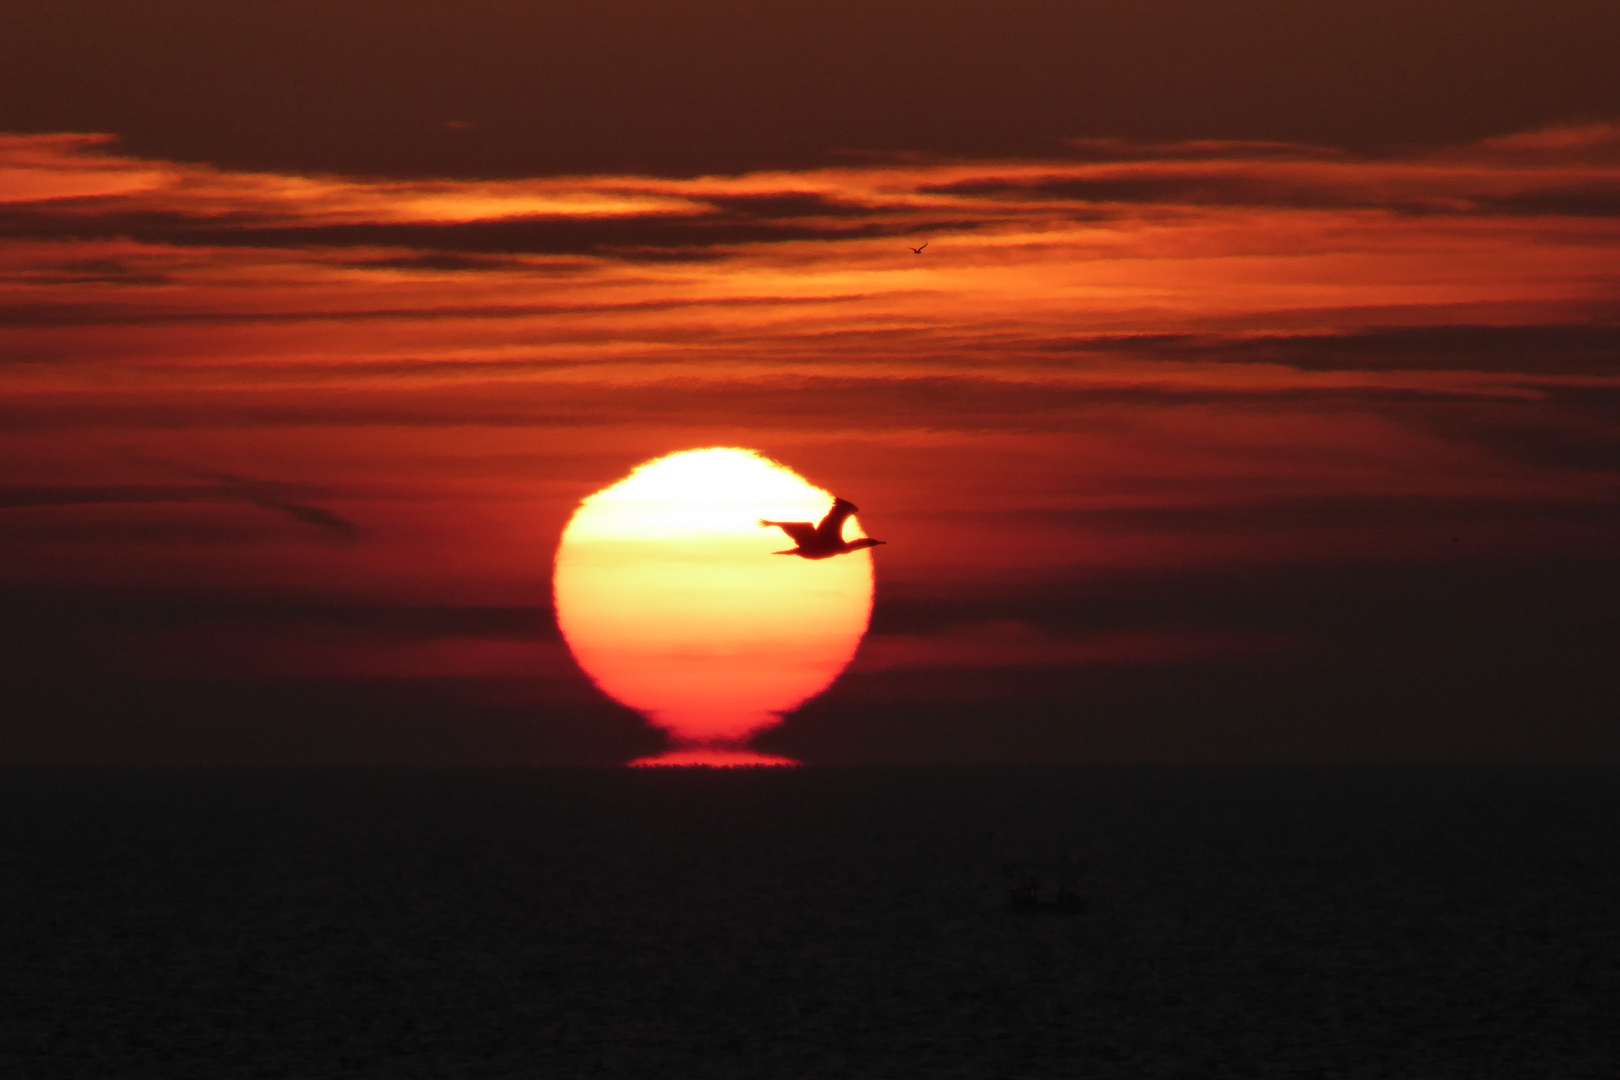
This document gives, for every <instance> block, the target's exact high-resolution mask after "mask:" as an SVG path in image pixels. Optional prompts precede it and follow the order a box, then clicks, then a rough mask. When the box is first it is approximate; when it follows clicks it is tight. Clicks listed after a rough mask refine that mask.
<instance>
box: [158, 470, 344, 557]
mask: <svg viewBox="0 0 1620 1080" xmlns="http://www.w3.org/2000/svg"><path fill="white" fill-rule="evenodd" d="M129 460H130V461H132V462H134V463H136V464H140V465H147V466H152V467H155V468H159V469H163V470H165V471H167V472H172V473H176V474H178V475H181V476H190V477H194V478H196V479H199V480H207V481H209V482H211V483H212V484H213V485H214V492H215V497H216V498H220V499H231V500H238V501H241V502H245V503H249V504H251V505H253V506H257V507H258V508H259V509H261V510H268V511H270V512H271V513H275V514H284V515H286V516H287V517H289V518H291V519H292V520H294V521H296V522H298V523H299V524H301V525H308V526H310V527H312V528H314V529H317V530H319V531H320V532H321V534H322V535H323V536H324V537H325V538H326V539H327V540H329V541H332V542H334V543H352V542H354V541H355V540H358V539H359V538H360V529H359V526H357V525H355V523H354V522H352V521H349V520H348V519H347V518H344V517H340V516H339V515H337V514H335V513H333V512H332V511H330V510H328V509H326V508H324V507H320V506H314V505H312V504H310V503H306V502H301V501H294V499H293V496H294V494H295V493H296V491H297V488H296V487H295V486H294V485H291V484H282V483H276V482H273V481H267V480H253V479H249V478H247V477H243V476H237V475H235V474H233V473H222V472H212V471H209V470H202V469H193V468H191V467H189V466H185V465H178V464H176V463H174V462H172V461H162V460H158V459H153V458H144V457H139V456H136V455H129Z"/></svg>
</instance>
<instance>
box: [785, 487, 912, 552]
mask: <svg viewBox="0 0 1620 1080" xmlns="http://www.w3.org/2000/svg"><path fill="white" fill-rule="evenodd" d="M859 509H860V507H858V506H856V505H855V504H854V503H852V502H847V501H846V500H844V499H834V500H833V504H832V509H831V510H829V511H827V516H826V517H824V518H822V519H821V524H819V525H812V524H810V523H809V522H808V521H766V520H765V519H764V518H760V519H759V524H760V527H761V528H768V527H770V526H772V525H774V526H776V527H777V528H778V529H781V530H782V531H783V532H785V533H787V534H788V536H790V537H792V539H793V542H794V543H795V544H798V545H799V546H798V547H794V548H788V549H787V550H786V551H773V552H771V554H772V555H797V556H799V557H800V558H801V559H830V558H832V557H833V556H834V555H846V554H848V553H849V552H851V551H859V550H861V549H862V548H869V547H877V546H878V545H879V544H882V543H885V542H886V541H883V540H873V539H872V538H871V537H869V536H866V537H862V538H861V539H859V540H845V539H844V521H845V519H847V518H848V517H849V515H851V514H853V513H855V511H857V510H859Z"/></svg>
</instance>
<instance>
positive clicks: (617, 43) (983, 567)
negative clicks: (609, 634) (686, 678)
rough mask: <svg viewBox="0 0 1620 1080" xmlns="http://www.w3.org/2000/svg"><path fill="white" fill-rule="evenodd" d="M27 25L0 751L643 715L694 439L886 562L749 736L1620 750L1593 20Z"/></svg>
mask: <svg viewBox="0 0 1620 1080" xmlns="http://www.w3.org/2000/svg"><path fill="white" fill-rule="evenodd" d="M14 7H15V9H16V10H15V12H12V13H11V14H8V24H9V25H10V26H11V27H12V28H13V29H8V32H7V34H6V35H5V37H4V39H3V40H0V764H14V765H93V766H130V765H135V766H191V765H241V766H261V765H358V766H373V765H375V766H395V765H402V766H418V767H420V766H435V765H452V766H463V765H538V764H571V763H613V762H620V761H627V760H630V759H632V758H636V757H641V756H645V755H649V754H656V753H657V752H658V751H659V749H660V748H661V747H662V746H663V745H664V744H663V741H662V739H663V736H662V735H661V734H660V733H659V732H658V731H657V730H656V729H655V728H653V727H651V726H650V725H649V724H647V723H646V722H645V720H644V719H643V718H642V717H640V716H639V715H637V714H636V713H634V712H632V711H630V710H628V709H626V708H624V707H623V706H621V705H619V704H617V703H615V702H613V701H612V700H611V699H609V698H608V697H606V696H605V695H604V694H603V693H602V692H601V691H600V690H599V689H598V688H597V687H596V686H595V685H594V684H593V683H592V682H591V680H590V679H589V678H588V677H587V676H586V675H585V674H584V673H583V672H582V671H581V670H580V669H579V667H578V666H577V664H576V663H575V662H574V659H573V657H572V655H571V654H570V652H569V649H568V647H567V645H566V643H565V642H564V640H563V638H562V636H561V634H560V632H559V630H558V625H557V618H556V614H555V612H554V610H553V606H552V581H551V576H552V567H553V559H554V556H555V553H556V551H557V546H558V543H559V539H560V537H561V535H562V532H563V529H564V527H565V525H566V524H567V522H568V521H569V518H570V516H571V515H572V514H573V512H574V510H575V508H576V507H577V506H578V505H579V503H580V501H581V500H582V499H583V498H585V497H586V496H589V495H591V494H592V493H593V492H596V491H599V490H601V489H602V488H604V487H607V486H609V485H611V484H614V483H616V482H617V481H619V480H621V479H623V478H624V477H625V476H626V475H627V474H628V473H629V472H630V470H631V469H632V468H633V467H635V466H636V465H637V464H639V463H641V462H644V461H647V460H649V459H652V458H657V457H660V456H663V455H666V454H670V453H673V452H677V451H681V450H689V449H698V448H703V447H714V446H736V447H746V448H751V449H754V450H756V451H758V452H760V453H761V454H764V455H766V456H768V457H770V458H772V459H774V460H776V461H779V462H781V463H783V464H784V465H786V466H788V467H789V468H791V469H793V470H794V471H796V472H797V473H799V474H800V475H801V476H803V477H804V478H805V479H806V480H807V481H808V482H809V483H811V484H813V485H815V486H816V487H818V488H821V489H824V490H827V491H830V492H834V493H836V494H838V495H840V496H843V497H845V498H848V499H851V500H853V501H854V502H856V503H858V504H859V505H860V507H861V513H860V521H861V525H862V527H863V528H864V529H866V530H867V532H868V533H869V534H870V535H872V536H877V537H881V538H883V539H884V540H885V541H887V544H886V546H884V547H882V548H878V549H875V553H874V557H873V566H874V568H875V583H876V584H875V589H876V592H875V598H874V601H873V607H872V616H871V625H870V629H869V632H868V634H867V636H866V638H865V640H864V641H863V642H862V643H861V645H860V649H859V651H858V653H857V654H856V656H855V659H854V661H853V663H852V664H851V665H850V667H849V669H848V670H847V671H846V672H845V673H844V675H843V676H842V677H841V678H840V679H839V680H838V681H837V682H836V683H835V684H834V686H833V687H832V688H831V689H830V690H829V691H828V692H826V693H825V694H823V695H821V696H820V697H818V698H816V699H814V700H812V701H811V702H809V703H808V704H806V705H805V706H803V707H802V708H799V709H798V710H796V711H794V712H791V713H789V714H788V715H787V716H786V717H785V718H784V720H783V722H782V723H781V724H780V725H779V726H777V727H775V728H772V729H770V730H769V731H766V732H765V733H764V734H762V735H760V736H758V738H757V739H756V740H755V743H754V746H755V747H756V748H757V749H758V750H760V751H761V752H764V753H769V754H778V755H785V756H789V757H792V758H794V759H797V760H802V761H805V762H810V763H918V764H923V763H962V764H1003V763H1066V762H1103V763H1114V762H1118V763H1166V764H1181V763H1231V762H1249V763H1253V762H1260V763H1272V762H1276V763H1288V762H1313V763H1314V762H1330V763H1331V762H1431V761H1459V762H1513V761H1538V762H1539V761H1577V762H1578V761H1614V760H1616V759H1617V758H1620V723H1617V721H1616V720H1615V717H1616V716H1620V674H1617V672H1620V664H1617V663H1616V661H1617V659H1620V656H1617V651H1620V620H1617V619H1616V618H1615V614H1614V613H1615V611H1616V610H1617V603H1620V545H1617V541H1620V67H1617V66H1616V65H1614V64H1613V63H1612V62H1611V59H1612V58H1611V57H1610V55H1609V53H1610V51H1611V49H1612V42H1613V41H1614V40H1616V39H1617V37H1620V33H1617V32H1620V9H1617V8H1615V6H1614V5H1613V4H1612V3H1609V2H1602V3H1599V2H1590V3H1587V2H1573V0H1566V2H1551V3H1545V2H1544V3H1536V4H1532V3H1528V2H1519V0H1511V2H1490V3H1487V2H1481V0H1470V2H1467V3H1463V2H1438V0H1417V2H1412V0H1407V2H1403V3H1393V2H1390V3H1385V2H1382V0H1363V2H1360V3H1334V2H1322V3H1312V4H1301V3H1298V2H1297V0H1289V2H1286V3H1284V2H1260V0H1255V2H1236V0H1222V2H1216V0H1175V2H1170V0H1163V2H1154V0H1138V2H1133V3H1128V4H1127V3H1123V2H1117V3H1116V2H1098V3H1091V4H1083V5H1082V4H1073V3H1057V2H1026V3H1016V2H1003V3H997V4H989V3H979V2H968V0H964V2H955V3H951V2H945V0H939V2H935V3H910V2H897V0H877V2H869V3H864V4H861V5H855V4H852V3H841V2H834V0H825V2H821V3H814V4H811V3H794V2H784V3H781V4H773V5H759V4H742V3H721V2H716V0H709V2H686V3H658V2H653V0H642V2H613V0H596V2H592V3H539V2H532V0H531V2H526V3H519V2H485V3H458V4H454V5H451V4H448V3H438V2H434V3H426V2H417V3H405V2H398V0H395V2H389V3H381V2H376V3H373V2H348V3H331V2H328V3H322V4H315V3H307V4H305V3H290V2H282V3H275V4H270V3H242V4H234V5H216V4H203V3H179V2H154V3H147V4H140V5H131V4H124V3H109V2H72V0H57V2H53V3H49V4H47V3H40V2H35V0H19V2H18V3H16V4H15V5H14ZM8 10H9V9H8ZM923 244H926V245H927V246H926V248H924V249H923V250H922V252H921V253H920V254H918V253H914V251H913V249H914V248H916V247H919V246H921V245H923ZM778 539H780V537H778ZM863 557H864V556H863Z"/></svg>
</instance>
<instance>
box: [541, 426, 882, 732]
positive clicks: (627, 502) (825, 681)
mask: <svg viewBox="0 0 1620 1080" xmlns="http://www.w3.org/2000/svg"><path fill="white" fill-rule="evenodd" d="M832 501H833V496H832V495H831V494H830V493H828V492H826V491H823V490H821V489H820V488H817V487H814V486H812V485H811V484H809V483H807V482H806V481H805V480H803V479H802V478H801V477H799V476H797V475H796V474H795V473H793V472H792V471H791V470H790V469H787V468H786V467H784V466H782V465H779V464H777V463H776V462H773V461H770V460H768V459H766V458H764V457H761V456H760V455H758V454H756V453H754V452H752V451H749V450H742V449H730V448H714V449H706V450H692V451H687V452H684V453H679V454H672V455H670V456H669V457H664V458H660V459H658V460H656V461H652V462H649V463H647V464H644V465H641V466H639V467H638V468H637V469H635V470H634V471H633V472H632V473H631V474H630V475H629V476H628V477H626V478H625V479H624V480H621V481H620V482H619V483H617V484H614V485H613V486H611V487H608V488H606V489H604V490H602V491H599V492H597V493H596V494H594V495H592V496H590V497H589V498H587V499H585V500H584V502H583V503H582V504H581V505H580V507H579V509H578V511H576V512H575V514H574V516H573V519H572V520H571V521H570V522H569V524H568V527H567V529H566V530H565V531H564V533H563V537H562V543H561V545H560V546H559V548H558V551H557V571H556V582H555V587H556V601H557V619H558V623H559V625H560V626H561V627H562V632H563V636H564V637H565V638H566V639H567V641H568V646H569V648H570V649H571V650H572V651H573V654H574V657H575V659H576V660H578V662H579V665H580V667H582V668H583V669H584V670H585V671H586V673H587V674H589V675H590V676H591V678H592V679H594V680H595V681H596V684H597V685H598V686H600V687H601V688H602V690H603V691H604V692H606V693H607V694H609V695H610V696H612V697H613V698H615V699H616V700H618V701H620V702H622V703H624V704H625V705H628V706H630V707H631V708H633V709H636V710H637V711H639V712H641V713H642V714H643V715H645V716H646V717H647V718H648V719H649V720H650V721H652V722H653V723H654V724H656V725H657V726H658V727H660V728H663V729H664V730H665V731H667V732H668V733H669V734H670V737H671V739H672V740H673V742H674V743H675V749H674V751H672V753H671V754H669V755H666V756H664V757H660V758H654V759H648V760H647V761H645V762H643V763H644V764H787V763H789V762H787V761H785V760H784V759H779V758H770V757H767V756H764V755H760V754H755V753H752V752H749V751H746V750H745V749H743V744H744V743H745V742H746V740H747V739H748V738H749V737H750V736H751V735H753V734H754V733H756V732H758V731H759V730H761V729H762V728H765V727H768V726H770V725H771V724H773V723H775V722H777V720H778V719H779V716H780V714H781V713H783V712H785V711H788V710H791V709H793V708H795V707H796V706H798V705H799V704H801V703H802V702H804V701H805V700H806V699H808V698H810V697H812V696H814V695H815V694H817V693H819V692H821V691H822V690H823V689H825V688H826V687H827V686H828V685H829V684H830V683H831V682H832V681H833V680H834V679H835V678H837V677H838V674H839V673H840V672H841V671H842V670H843V669H844V667H845V666H846V665H848V663H849V661H850V660H851V658H852V657H853V656H854V654H855V650H856V648H857V647H858V646H859V644H860V641H861V637H862V635H863V634H864V633H865V632H866V624H867V619H868V617H869V615H870V613H871V607H872V560H871V556H870V554H869V553H868V552H866V551H856V552H853V553H851V555H849V556H847V557H840V558H837V559H830V560H826V561H819V562H812V561H808V560H802V559H789V558H772V554H773V553H774V552H778V551H780V550H781V548H782V541H783V536H782V534H781V533H780V532H778V531H776V530H775V529H771V528H765V527H762V526H761V524H760V522H761V519H774V520H781V521H816V520H818V519H820V518H821V517H822V516H823V515H825V514H826V513H827V510H828V508H829V506H830V505H831V503H832ZM845 531H846V534H847V535H852V536H859V535H861V532H860V528H859V526H858V524H857V523H856V521H855V519H854V518H850V519H849V521H848V522H846V524H845Z"/></svg>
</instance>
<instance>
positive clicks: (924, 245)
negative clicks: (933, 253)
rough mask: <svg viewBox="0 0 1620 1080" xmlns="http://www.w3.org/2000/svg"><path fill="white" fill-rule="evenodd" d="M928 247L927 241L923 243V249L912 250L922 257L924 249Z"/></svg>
mask: <svg viewBox="0 0 1620 1080" xmlns="http://www.w3.org/2000/svg"><path fill="white" fill-rule="evenodd" d="M927 246H928V241H927V240H924V241H923V246H922V247H919V248H912V249H911V250H912V251H915V252H916V253H917V254H919V255H921V254H922V249H923V248H924V247H927Z"/></svg>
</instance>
